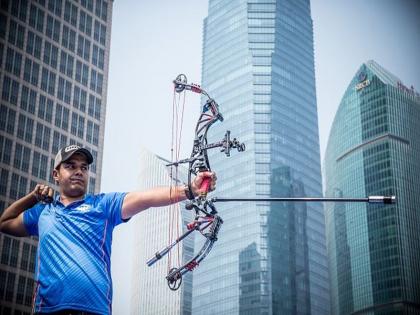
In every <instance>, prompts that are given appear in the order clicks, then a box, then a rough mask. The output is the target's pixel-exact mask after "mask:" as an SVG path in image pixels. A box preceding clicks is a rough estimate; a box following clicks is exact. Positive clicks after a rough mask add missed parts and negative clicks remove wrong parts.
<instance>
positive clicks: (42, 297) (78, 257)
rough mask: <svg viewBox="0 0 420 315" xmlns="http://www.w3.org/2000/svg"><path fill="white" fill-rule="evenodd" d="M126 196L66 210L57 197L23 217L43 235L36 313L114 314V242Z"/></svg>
mask: <svg viewBox="0 0 420 315" xmlns="http://www.w3.org/2000/svg"><path fill="white" fill-rule="evenodd" d="M124 197H125V193H109V194H100V195H87V196H86V197H85V199H84V200H80V201H76V202H73V203H71V204H70V205H68V206H67V207H65V206H64V205H63V204H62V203H61V202H60V201H59V198H58V197H57V198H56V199H55V201H54V202H53V203H51V204H37V205H35V206H34V207H33V208H31V209H29V210H27V211H25V212H24V214H23V222H24V224H25V227H26V229H27V231H28V233H29V234H30V235H38V236H39V243H38V253H37V264H36V265H37V266H36V270H35V273H36V279H37V282H36V288H35V297H34V298H35V305H34V311H35V312H56V311H59V310H63V309H78V310H84V311H87V312H92V313H99V314H111V302H112V281H111V267H110V256H111V241H112V231H113V229H114V227H115V226H116V225H118V224H120V223H122V222H123V220H122V218H121V209H122V203H123V200H124Z"/></svg>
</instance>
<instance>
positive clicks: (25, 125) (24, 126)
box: [17, 114, 34, 143]
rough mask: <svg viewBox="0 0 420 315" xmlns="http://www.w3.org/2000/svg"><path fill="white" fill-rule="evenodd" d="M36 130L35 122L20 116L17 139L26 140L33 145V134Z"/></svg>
mask: <svg viewBox="0 0 420 315" xmlns="http://www.w3.org/2000/svg"><path fill="white" fill-rule="evenodd" d="M33 129H34V120H33V119H31V118H29V117H26V116H25V115H23V114H19V119H18V129H17V137H18V138H19V139H22V140H25V141H26V142H28V143H32V133H33Z"/></svg>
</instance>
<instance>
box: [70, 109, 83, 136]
mask: <svg viewBox="0 0 420 315" xmlns="http://www.w3.org/2000/svg"><path fill="white" fill-rule="evenodd" d="M70 132H71V133H72V135H74V136H77V137H79V138H81V139H83V138H84V134H85V118H84V117H83V116H81V115H80V116H79V115H78V114H76V113H72V115H71V128H70Z"/></svg>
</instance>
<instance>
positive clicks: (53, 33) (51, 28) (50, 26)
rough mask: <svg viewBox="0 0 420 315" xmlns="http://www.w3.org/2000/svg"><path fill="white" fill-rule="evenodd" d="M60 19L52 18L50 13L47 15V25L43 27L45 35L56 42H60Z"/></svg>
mask: <svg viewBox="0 0 420 315" xmlns="http://www.w3.org/2000/svg"><path fill="white" fill-rule="evenodd" d="M60 27H61V24H60V21H59V20H57V19H55V18H53V17H52V16H51V15H48V16H47V27H46V28H45V35H47V36H48V37H49V38H51V39H52V40H54V41H56V42H57V43H59V42H60Z"/></svg>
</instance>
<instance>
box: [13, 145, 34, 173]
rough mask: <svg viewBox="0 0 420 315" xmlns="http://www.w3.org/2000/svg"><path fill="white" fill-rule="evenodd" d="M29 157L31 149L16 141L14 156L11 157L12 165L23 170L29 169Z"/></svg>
mask: <svg viewBox="0 0 420 315" xmlns="http://www.w3.org/2000/svg"><path fill="white" fill-rule="evenodd" d="M30 158H31V149H29V148H28V147H26V146H24V145H21V144H19V143H16V147H15V158H14V159H13V166H14V167H15V168H17V169H19V170H21V171H23V172H28V171H29V159H30Z"/></svg>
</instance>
